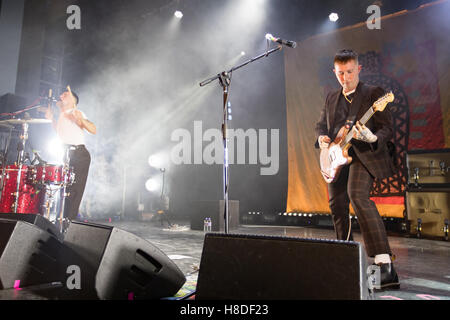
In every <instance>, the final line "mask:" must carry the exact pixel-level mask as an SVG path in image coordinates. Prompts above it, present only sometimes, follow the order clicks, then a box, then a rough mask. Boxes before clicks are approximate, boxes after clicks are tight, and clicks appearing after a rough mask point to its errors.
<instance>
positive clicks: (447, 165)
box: [406, 149, 450, 188]
mask: <svg viewBox="0 0 450 320" xmlns="http://www.w3.org/2000/svg"><path fill="white" fill-rule="evenodd" d="M406 162H407V167H408V184H409V185H410V186H415V187H418V186H421V187H437V188H450V172H449V171H450V149H443V150H434V151H409V152H408V154H407V155H406Z"/></svg>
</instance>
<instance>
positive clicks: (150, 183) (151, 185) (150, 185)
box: [145, 178, 160, 192]
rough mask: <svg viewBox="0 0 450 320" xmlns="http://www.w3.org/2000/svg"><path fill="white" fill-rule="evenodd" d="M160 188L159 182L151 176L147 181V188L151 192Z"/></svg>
mask: <svg viewBox="0 0 450 320" xmlns="http://www.w3.org/2000/svg"><path fill="white" fill-rule="evenodd" d="M159 188H160V185H159V182H158V181H157V180H155V179H153V178H150V179H148V180H147V181H146V182H145V189H147V190H148V191H150V192H153V191H157V190H159Z"/></svg>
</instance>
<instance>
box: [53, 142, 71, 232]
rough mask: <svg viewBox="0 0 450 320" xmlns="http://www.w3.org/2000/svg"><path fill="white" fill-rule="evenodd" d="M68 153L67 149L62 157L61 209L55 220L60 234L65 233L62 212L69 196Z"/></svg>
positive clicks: (68, 149)
mask: <svg viewBox="0 0 450 320" xmlns="http://www.w3.org/2000/svg"><path fill="white" fill-rule="evenodd" d="M69 152H70V148H69V147H67V148H66V154H65V155H64V166H63V172H62V174H63V177H64V180H63V185H62V194H61V208H60V211H59V218H58V217H57V218H56V220H57V221H58V220H59V228H60V231H61V233H64V232H65V227H64V220H65V217H64V214H65V212H64V211H65V210H64V207H65V204H66V197H68V196H69V195H70V194H68V193H67V192H66V189H67V184H68V176H67V175H68V172H69V163H70V157H69Z"/></svg>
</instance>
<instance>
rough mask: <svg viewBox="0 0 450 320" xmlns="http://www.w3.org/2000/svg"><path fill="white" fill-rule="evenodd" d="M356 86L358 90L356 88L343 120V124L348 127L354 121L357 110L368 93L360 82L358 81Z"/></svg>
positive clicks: (349, 127) (350, 126)
mask: <svg viewBox="0 0 450 320" xmlns="http://www.w3.org/2000/svg"><path fill="white" fill-rule="evenodd" d="M358 87H359V88H358V89H359V90H356V92H355V97H354V98H353V101H354V103H352V104H351V105H350V110H349V113H348V116H347V121H346V122H345V126H346V128H348V129H351V128H352V127H353V125H354V124H355V123H356V116H357V115H358V113H359V110H360V109H361V107H362V103H363V101H364V99H365V98H366V94H367V93H368V87H367V86H366V85H364V84H363V83H362V82H360V84H359V86H358Z"/></svg>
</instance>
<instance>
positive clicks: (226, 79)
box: [200, 46, 282, 233]
mask: <svg viewBox="0 0 450 320" xmlns="http://www.w3.org/2000/svg"><path fill="white" fill-rule="evenodd" d="M281 48H282V46H278V47H277V48H274V49H271V50H269V51H266V52H265V53H263V54H260V55H259V56H256V57H254V58H252V59H250V60H248V61H246V62H244V63H242V64H240V65H238V66H235V67H233V68H231V69H230V70H228V71H223V72H221V73H219V74H217V75H216V76H214V77H211V78H209V79H206V80H204V81H202V82H200V87H203V86H206V85H207V84H209V83H211V82H213V81H214V80H216V79H218V80H219V84H220V86H221V87H222V91H223V122H222V138H223V153H224V154H223V199H224V217H223V218H224V221H225V233H229V212H228V191H229V167H228V120H230V119H229V114H228V111H229V110H228V107H229V102H228V93H229V88H230V84H231V75H232V73H233V71H235V70H237V69H240V68H242V67H244V66H246V65H248V64H250V63H252V62H255V61H257V60H259V59H261V58H264V57H268V56H269V55H270V54H272V53H274V52H276V51H279V50H281Z"/></svg>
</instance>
